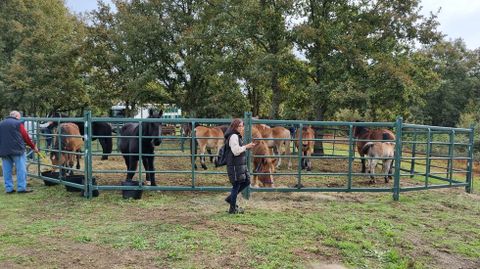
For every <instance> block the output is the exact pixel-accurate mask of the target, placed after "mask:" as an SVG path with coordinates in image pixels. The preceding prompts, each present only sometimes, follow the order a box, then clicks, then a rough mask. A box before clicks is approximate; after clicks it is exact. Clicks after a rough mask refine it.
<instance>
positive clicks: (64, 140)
mask: <svg viewBox="0 0 480 269" xmlns="http://www.w3.org/2000/svg"><path fill="white" fill-rule="evenodd" d="M59 129H60V130H59V134H58V136H56V137H55V145H54V148H55V149H56V150H57V151H56V152H55V151H52V152H50V160H51V161H52V164H53V165H57V166H62V167H65V166H67V165H68V167H69V168H70V169H71V168H72V167H73V158H74V155H76V157H77V166H76V168H77V169H80V155H78V154H73V153H70V152H80V151H81V149H82V146H83V140H82V137H81V135H80V130H79V128H78V126H77V125H76V124H73V123H71V122H66V123H62V124H60V128H59ZM65 135H67V136H65ZM59 139H60V140H59ZM59 141H60V142H61V145H62V147H61V149H60V148H59V147H60V146H59V144H60V143H59ZM62 151H69V152H62ZM54 170H55V169H54ZM60 173H61V174H62V175H63V174H64V173H65V172H64V169H63V168H61V169H60ZM69 174H70V175H73V170H70V171H69Z"/></svg>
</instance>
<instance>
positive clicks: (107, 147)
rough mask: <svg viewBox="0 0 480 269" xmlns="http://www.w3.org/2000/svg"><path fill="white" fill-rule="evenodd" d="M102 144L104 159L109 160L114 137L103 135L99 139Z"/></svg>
mask: <svg viewBox="0 0 480 269" xmlns="http://www.w3.org/2000/svg"><path fill="white" fill-rule="evenodd" d="M98 142H100V145H101V146H102V152H103V155H102V160H108V154H109V153H112V138H111V137H110V138H107V137H102V138H99V139H98Z"/></svg>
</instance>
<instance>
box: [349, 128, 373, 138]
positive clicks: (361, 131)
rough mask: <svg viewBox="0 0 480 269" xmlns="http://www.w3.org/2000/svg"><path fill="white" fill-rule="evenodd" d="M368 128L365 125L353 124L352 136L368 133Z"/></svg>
mask: <svg viewBox="0 0 480 269" xmlns="http://www.w3.org/2000/svg"><path fill="white" fill-rule="evenodd" d="M369 131H370V129H368V128H367V127H365V126H355V130H354V131H353V136H355V137H359V136H361V135H363V134H365V133H368V132H369Z"/></svg>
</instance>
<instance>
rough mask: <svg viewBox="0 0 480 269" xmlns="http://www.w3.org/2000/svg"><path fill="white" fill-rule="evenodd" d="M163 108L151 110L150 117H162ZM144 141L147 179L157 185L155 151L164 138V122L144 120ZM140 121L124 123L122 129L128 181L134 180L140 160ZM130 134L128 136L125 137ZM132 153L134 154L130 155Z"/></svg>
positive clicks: (143, 153) (121, 148) (121, 139)
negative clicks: (161, 136)
mask: <svg viewBox="0 0 480 269" xmlns="http://www.w3.org/2000/svg"><path fill="white" fill-rule="evenodd" d="M162 114H163V110H161V111H160V112H158V111H153V110H150V111H149V116H148V118H149V119H152V118H155V119H159V118H161V117H162ZM141 124H142V139H141V140H142V141H141V150H142V155H143V156H142V162H143V167H145V171H146V177H147V181H150V183H151V185H152V186H156V185H157V184H156V182H155V172H154V171H155V166H154V157H155V156H154V152H155V146H159V145H160V143H162V139H160V138H159V136H160V134H161V133H162V124H161V123H160V121H155V122H142V123H141ZM139 126H140V125H139V124H138V123H126V124H124V125H123V127H122V129H121V130H120V135H121V137H120V145H119V148H120V151H121V152H122V153H123V154H129V155H123V159H124V160H125V165H126V166H127V170H128V172H127V181H132V178H133V176H134V175H135V171H136V170H137V166H138V160H139V156H138V155H139V152H140V145H139V134H140V128H139ZM125 136H128V137H125ZM130 154H132V155H130Z"/></svg>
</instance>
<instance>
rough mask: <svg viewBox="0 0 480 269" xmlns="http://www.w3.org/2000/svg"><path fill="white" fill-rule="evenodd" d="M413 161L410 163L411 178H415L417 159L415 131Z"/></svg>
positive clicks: (415, 132)
mask: <svg viewBox="0 0 480 269" xmlns="http://www.w3.org/2000/svg"><path fill="white" fill-rule="evenodd" d="M413 130H414V133H413V141H412V142H413V143H412V154H411V156H412V160H411V161H410V178H413V177H414V176H415V160H416V159H415V158H416V157H417V130H416V129H413Z"/></svg>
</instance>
